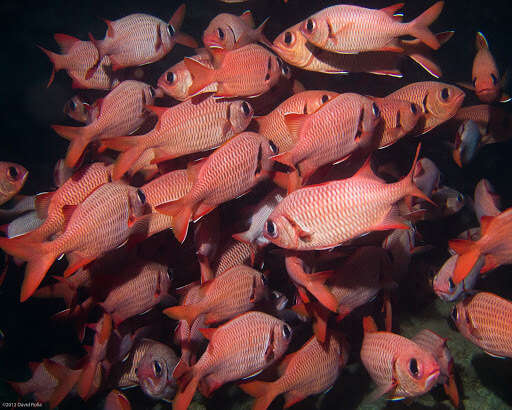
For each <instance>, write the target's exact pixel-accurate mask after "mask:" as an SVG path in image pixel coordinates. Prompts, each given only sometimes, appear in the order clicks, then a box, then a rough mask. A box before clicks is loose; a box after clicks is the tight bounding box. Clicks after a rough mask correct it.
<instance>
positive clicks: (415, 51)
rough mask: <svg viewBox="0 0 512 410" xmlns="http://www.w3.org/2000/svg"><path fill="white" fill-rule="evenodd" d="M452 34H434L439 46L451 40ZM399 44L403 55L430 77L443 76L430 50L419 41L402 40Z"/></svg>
mask: <svg viewBox="0 0 512 410" xmlns="http://www.w3.org/2000/svg"><path fill="white" fill-rule="evenodd" d="M454 34H455V32H454V31H444V32H442V33H438V34H436V38H437V41H439V44H440V45H443V44H444V43H446V42H447V41H448V40H449V39H451V38H452V37H453V35H454ZM400 44H401V45H402V47H403V48H404V54H405V55H407V56H408V57H409V58H410V59H411V60H413V61H415V62H416V63H417V64H419V65H420V66H421V67H423V69H424V70H426V71H427V72H428V73H430V74H431V75H432V76H434V77H436V78H439V77H441V76H442V75H443V72H442V70H441V67H439V65H437V64H436V62H435V61H434V60H433V57H432V49H431V48H429V47H428V46H426V45H425V44H424V43H422V42H421V40H419V39H415V40H402V41H401V43H400Z"/></svg>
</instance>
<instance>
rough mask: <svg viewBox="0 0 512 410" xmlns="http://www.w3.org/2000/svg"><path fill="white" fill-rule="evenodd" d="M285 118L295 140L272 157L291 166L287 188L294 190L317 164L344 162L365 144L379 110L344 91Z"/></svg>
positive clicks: (363, 99) (366, 99)
mask: <svg viewBox="0 0 512 410" xmlns="http://www.w3.org/2000/svg"><path fill="white" fill-rule="evenodd" d="M285 121H286V124H287V126H288V128H289V131H290V133H291V134H292V138H296V139H297V142H296V143H295V145H294V146H293V148H292V149H291V150H290V151H288V152H285V153H283V154H280V155H279V156H277V157H275V158H274V160H275V161H278V162H280V163H283V164H285V165H287V166H289V167H290V168H292V170H293V171H292V173H291V174H290V179H289V184H288V191H293V190H294V189H295V188H296V187H297V186H300V185H301V184H302V182H303V181H304V180H306V179H307V178H308V177H309V176H310V175H312V174H313V173H314V172H315V171H316V170H317V169H318V168H319V167H321V166H323V165H326V164H330V163H338V162H341V161H344V160H346V159H348V158H349V157H350V155H351V154H352V152H354V151H355V150H356V149H357V148H359V147H360V146H368V144H369V142H370V141H371V139H372V137H373V131H374V129H375V127H376V126H377V123H378V122H379V121H380V110H379V107H378V106H377V104H376V103H374V102H372V101H371V100H370V99H368V98H366V97H363V96H361V95H359V94H353V93H345V94H340V95H338V96H337V97H335V98H333V99H332V100H331V101H329V102H328V103H327V104H324V105H323V106H322V107H321V108H319V109H318V111H316V112H315V113H313V114H311V115H307V114H288V115H286V116H285Z"/></svg>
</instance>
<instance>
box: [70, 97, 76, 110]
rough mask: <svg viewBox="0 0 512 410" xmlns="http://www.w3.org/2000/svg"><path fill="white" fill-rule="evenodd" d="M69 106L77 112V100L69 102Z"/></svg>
mask: <svg viewBox="0 0 512 410" xmlns="http://www.w3.org/2000/svg"><path fill="white" fill-rule="evenodd" d="M69 106H70V107H71V109H72V110H73V111H75V110H76V103H75V100H70V101H69Z"/></svg>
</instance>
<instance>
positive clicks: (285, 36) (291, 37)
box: [284, 31, 293, 45]
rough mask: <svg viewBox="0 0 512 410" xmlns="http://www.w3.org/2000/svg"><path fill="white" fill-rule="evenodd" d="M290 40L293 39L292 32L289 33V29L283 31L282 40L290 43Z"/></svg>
mask: <svg viewBox="0 0 512 410" xmlns="http://www.w3.org/2000/svg"><path fill="white" fill-rule="evenodd" d="M292 40H293V36H292V33H290V32H289V31H287V32H286V33H284V42H285V44H288V45H290V44H291V43H292Z"/></svg>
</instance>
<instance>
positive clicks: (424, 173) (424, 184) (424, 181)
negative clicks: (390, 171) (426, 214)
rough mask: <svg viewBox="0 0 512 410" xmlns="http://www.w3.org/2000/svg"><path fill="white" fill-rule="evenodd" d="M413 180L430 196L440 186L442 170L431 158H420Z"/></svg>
mask: <svg viewBox="0 0 512 410" xmlns="http://www.w3.org/2000/svg"><path fill="white" fill-rule="evenodd" d="M412 180H413V181H414V184H415V185H416V186H417V187H418V188H419V189H421V190H422V192H423V193H424V194H425V195H427V196H428V197H430V196H431V195H432V193H433V192H434V191H436V190H437V189H439V188H440V181H441V171H440V170H439V168H438V167H437V165H436V164H435V163H434V162H433V161H432V160H430V159H429V158H426V157H424V158H420V159H419V160H418V162H417V163H416V167H415V168H414V175H413V177H412Z"/></svg>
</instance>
